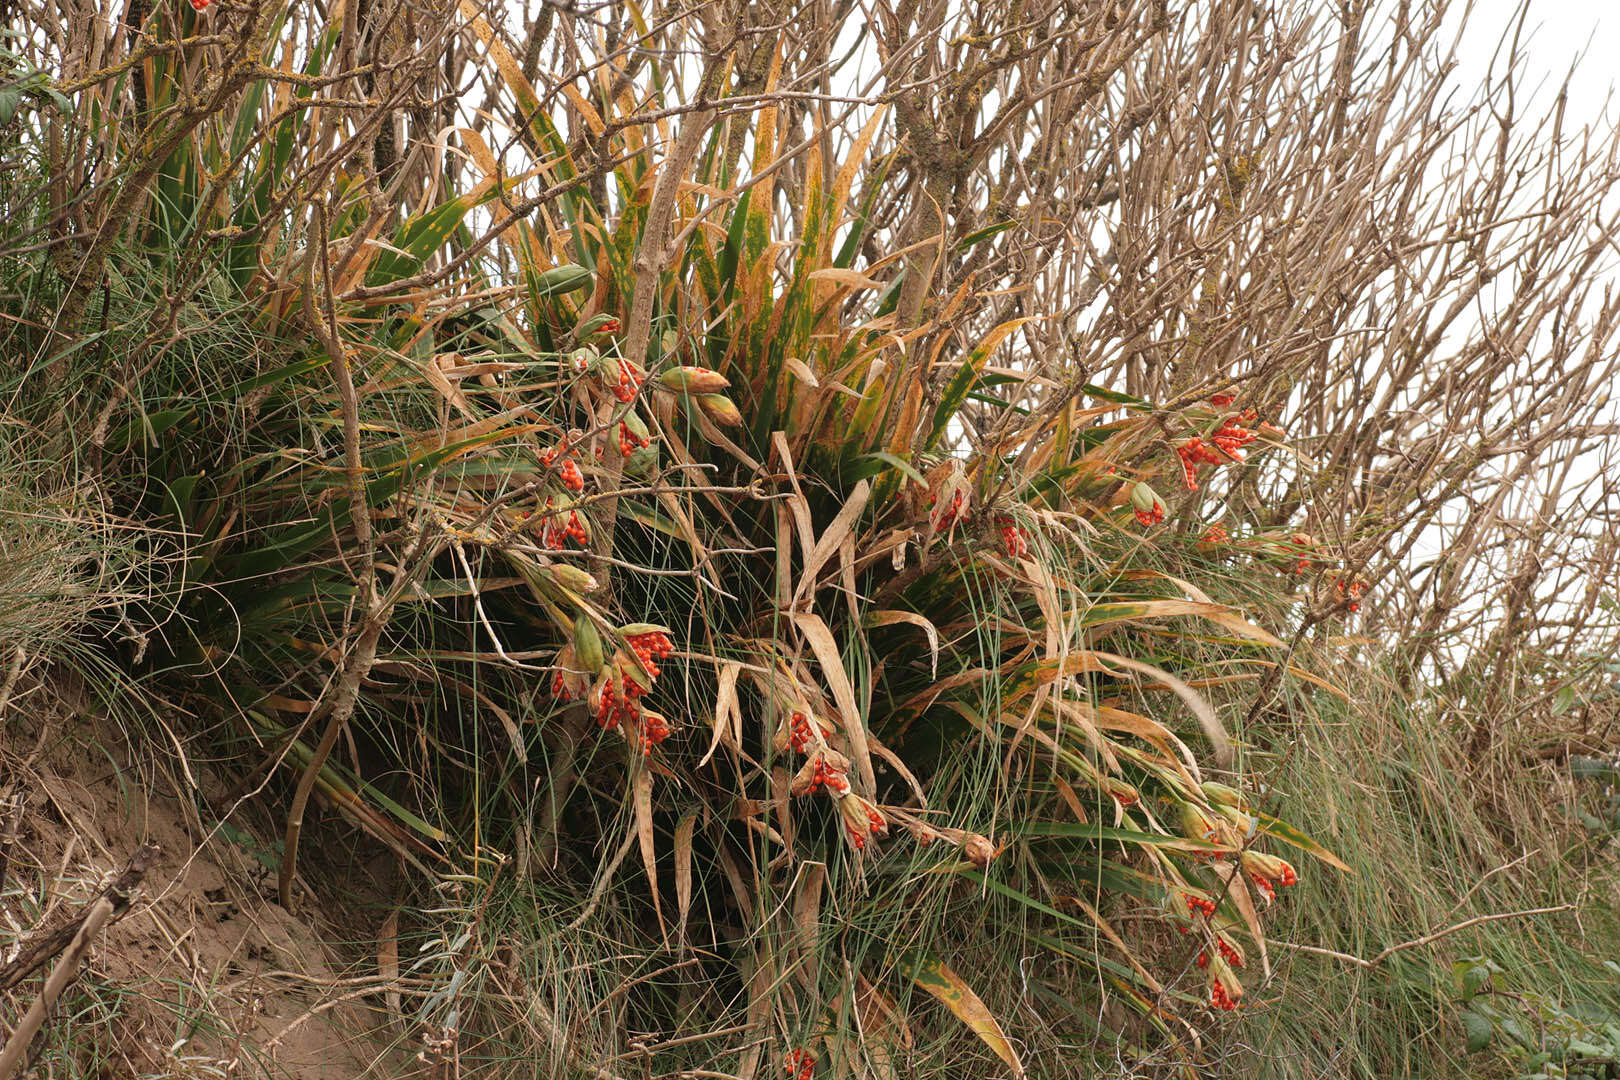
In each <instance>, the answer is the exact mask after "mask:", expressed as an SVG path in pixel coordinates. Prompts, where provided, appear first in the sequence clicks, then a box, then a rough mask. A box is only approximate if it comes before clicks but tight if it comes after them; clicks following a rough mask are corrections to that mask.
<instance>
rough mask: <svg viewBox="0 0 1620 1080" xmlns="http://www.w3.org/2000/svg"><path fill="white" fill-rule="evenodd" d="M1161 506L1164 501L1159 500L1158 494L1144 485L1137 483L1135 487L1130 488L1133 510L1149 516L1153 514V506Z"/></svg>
mask: <svg viewBox="0 0 1620 1080" xmlns="http://www.w3.org/2000/svg"><path fill="white" fill-rule="evenodd" d="M1163 505H1164V500H1163V499H1161V498H1159V493H1158V492H1156V491H1154V490H1153V489H1152V488H1150V487H1148V486H1147V485H1146V484H1144V483H1141V482H1140V481H1138V482H1137V483H1136V485H1135V486H1134V487H1132V488H1131V508H1132V509H1133V510H1139V511H1141V512H1142V513H1144V514H1151V513H1153V508H1154V507H1155V506H1163Z"/></svg>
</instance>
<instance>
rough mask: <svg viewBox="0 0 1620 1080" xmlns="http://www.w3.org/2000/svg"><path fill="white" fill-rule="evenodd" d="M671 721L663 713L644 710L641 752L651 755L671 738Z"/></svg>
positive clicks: (642, 715) (642, 714)
mask: <svg viewBox="0 0 1620 1080" xmlns="http://www.w3.org/2000/svg"><path fill="white" fill-rule="evenodd" d="M669 733H670V726H669V721H668V720H666V719H664V716H663V714H662V713H655V712H653V711H652V710H651V709H644V710H643V711H642V713H641V752H642V753H643V754H651V753H652V748H653V747H655V746H657V745H658V744H659V743H661V742H663V741H664V740H665V739H667V738H669Z"/></svg>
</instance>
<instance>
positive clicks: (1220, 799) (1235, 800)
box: [1200, 780, 1243, 810]
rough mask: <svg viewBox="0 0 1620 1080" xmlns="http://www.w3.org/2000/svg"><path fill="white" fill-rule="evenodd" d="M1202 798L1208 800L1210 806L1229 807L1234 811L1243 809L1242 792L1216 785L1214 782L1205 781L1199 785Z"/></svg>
mask: <svg viewBox="0 0 1620 1080" xmlns="http://www.w3.org/2000/svg"><path fill="white" fill-rule="evenodd" d="M1200 786H1201V788H1202V790H1203V792H1204V798H1206V799H1208V800H1209V805H1211V806H1230V807H1232V808H1234V809H1237V810H1241V809H1243V792H1241V791H1239V790H1238V789H1237V788H1235V787H1229V786H1227V785H1226V784H1219V783H1216V782H1215V781H1214V780H1205V781H1204V782H1203V784H1202V785H1200Z"/></svg>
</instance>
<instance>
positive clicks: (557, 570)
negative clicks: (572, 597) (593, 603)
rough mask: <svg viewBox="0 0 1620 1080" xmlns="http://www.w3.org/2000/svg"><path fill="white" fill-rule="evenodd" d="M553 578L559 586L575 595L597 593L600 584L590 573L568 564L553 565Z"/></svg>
mask: <svg viewBox="0 0 1620 1080" xmlns="http://www.w3.org/2000/svg"><path fill="white" fill-rule="evenodd" d="M551 577H552V580H554V581H555V582H556V583H557V584H558V585H561V586H562V587H563V588H565V589H567V590H568V591H569V592H573V593H588V592H595V591H596V587H597V585H598V582H597V580H596V578H595V577H593V576H592V575H591V574H590V573H589V572H588V571H586V570H581V569H580V568H579V567H577V566H571V565H569V564H568V563H552V564H551Z"/></svg>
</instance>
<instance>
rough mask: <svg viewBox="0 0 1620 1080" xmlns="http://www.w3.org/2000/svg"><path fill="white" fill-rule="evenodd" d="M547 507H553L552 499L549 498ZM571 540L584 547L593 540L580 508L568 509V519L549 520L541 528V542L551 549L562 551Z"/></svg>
mask: <svg viewBox="0 0 1620 1080" xmlns="http://www.w3.org/2000/svg"><path fill="white" fill-rule="evenodd" d="M546 508H547V509H550V508H551V502H550V500H547V502H546ZM559 522H560V523H559ZM569 540H572V541H573V542H574V543H576V544H578V545H579V546H580V547H584V546H585V545H586V544H588V543H590V540H591V536H590V533H587V532H586V531H585V523H584V522H583V521H581V520H580V517H579V511H578V510H570V511H568V519H567V520H566V521H561V520H560V519H558V518H553V519H551V520H548V521H547V522H546V524H545V527H544V528H542V529H541V530H540V543H541V544H542V545H544V546H545V547H546V548H548V549H549V550H551V551H561V550H562V549H563V548H564V547H566V546H567V542H568V541H569Z"/></svg>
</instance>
